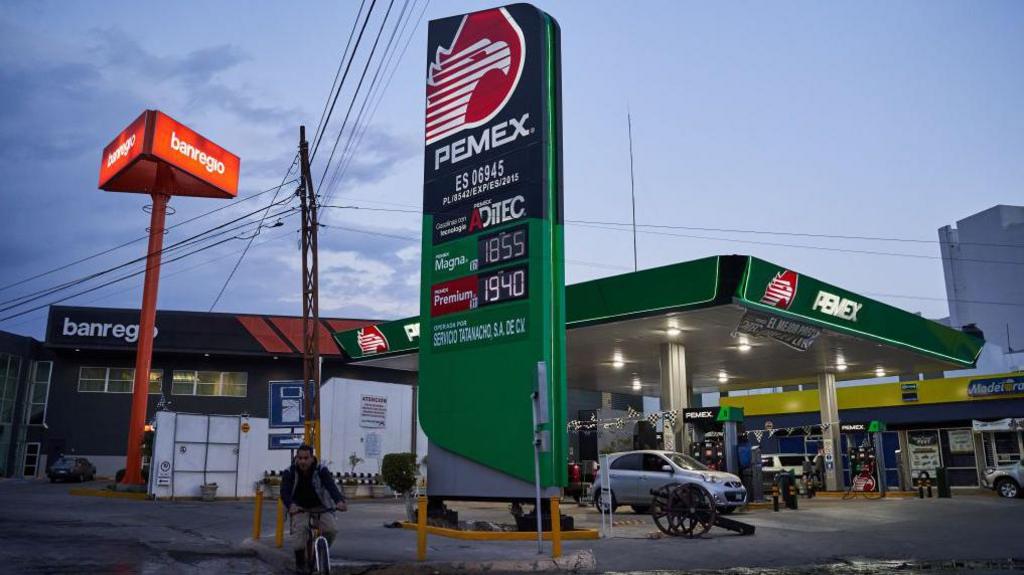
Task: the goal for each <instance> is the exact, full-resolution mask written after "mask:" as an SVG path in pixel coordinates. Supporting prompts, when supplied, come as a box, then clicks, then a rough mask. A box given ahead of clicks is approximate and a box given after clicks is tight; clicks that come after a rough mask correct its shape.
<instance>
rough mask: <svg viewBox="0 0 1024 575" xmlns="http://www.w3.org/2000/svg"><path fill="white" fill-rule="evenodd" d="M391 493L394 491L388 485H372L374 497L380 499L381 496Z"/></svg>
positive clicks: (388, 495) (389, 495)
mask: <svg viewBox="0 0 1024 575" xmlns="http://www.w3.org/2000/svg"><path fill="white" fill-rule="evenodd" d="M392 495H394V492H392V491H391V488H390V487H388V486H387V485H374V486H373V498H374V499H381V498H384V497H391V496H392Z"/></svg>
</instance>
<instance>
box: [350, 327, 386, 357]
mask: <svg viewBox="0 0 1024 575" xmlns="http://www.w3.org/2000/svg"><path fill="white" fill-rule="evenodd" d="M356 341H357V342H359V349H360V350H362V352H363V355H371V354H374V353H384V352H386V351H387V350H388V349H390V346H389V345H388V338H386V337H384V334H383V333H381V331H380V329H378V328H377V326H375V325H370V326H366V327H364V328H361V329H360V330H359V331H357V332H356Z"/></svg>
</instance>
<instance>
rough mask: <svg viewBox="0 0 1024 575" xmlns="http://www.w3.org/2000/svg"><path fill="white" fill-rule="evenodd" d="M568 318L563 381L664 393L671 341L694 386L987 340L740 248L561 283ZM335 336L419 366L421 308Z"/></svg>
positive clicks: (805, 373)
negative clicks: (663, 367)
mask: <svg viewBox="0 0 1024 575" xmlns="http://www.w3.org/2000/svg"><path fill="white" fill-rule="evenodd" d="M566 327H567V334H566V346H567V350H566V351H567V356H568V361H567V368H568V382H567V383H568V386H569V387H570V388H575V389H589V390H595V391H607V392H617V393H626V394H635V395H658V394H659V393H660V389H661V387H660V386H661V384H660V379H661V372H660V358H661V349H662V348H663V346H664V344H670V343H673V344H679V345H681V346H683V348H685V350H686V374H687V379H688V381H689V382H690V386H691V389H692V390H693V391H694V392H697V393H700V392H718V391H728V390H733V389H750V388H758V387H769V386H772V387H774V386H780V385H793V384H798V383H811V382H814V381H815V378H816V376H817V375H818V374H821V373H834V374H835V378H836V380H839V381H842V380H854V379H868V378H873V377H880V376H886V375H888V376H892V375H899V374H905V373H915V374H916V373H935V372H941V371H944V370H951V369H963V368H968V367H971V366H973V365H974V362H975V361H976V359H977V357H978V354H979V353H980V352H981V348H982V345H983V343H984V342H983V341H982V340H981V339H979V338H977V337H975V336H973V335H970V334H966V333H963V332H961V331H958V330H955V329H951V328H949V327H946V326H944V325H942V324H939V323H937V322H934V321H931V320H928V319H925V318H923V317H921V316H919V315H916V314H912V313H909V312H906V311H903V310H901V309H898V308H895V307H892V306H889V305H886V304H884V303H881V302H879V301H875V300H872V299H870V298H868V297H865V296H861V295H858V294H855V293H853V292H850V291H847V290H844V289H842V288H839V287H836V286H833V285H829V284H826V283H824V282H821V281H819V280H816V279H814V278H812V277H809V276H806V275H802V274H799V273H797V272H795V271H792V270H789V269H786V268H784V267H781V266H778V265H776V264H772V263H770V262H766V261H764V260H760V259H757V258H754V257H751V256H742V255H728V256H714V257H709V258H703V259H699V260H694V261H690V262H683V263H678V264H672V265H668V266H664V267H659V268H652V269H647V270H643V271H639V272H634V273H628V274H622V275H618V276H612V277H607V278H601V279H597V280H592V281H589V282H584V283H581V284H575V285H571V286H567V287H566ZM367 330H370V331H367ZM334 336H335V339H336V340H337V341H338V343H339V344H340V345H341V347H342V348H343V349H344V350H345V352H346V354H347V355H348V356H349V358H350V359H351V361H352V362H353V363H358V364H360V365H371V366H377V367H384V368H391V369H400V370H409V371H416V370H417V352H418V349H419V318H417V317H412V318H407V319H404V320H398V321H393V322H387V323H382V324H378V325H377V326H374V327H373V328H364V329H361V330H351V331H345V332H337V333H335V334H334ZM382 340H383V342H382ZM637 381H639V389H638V388H637V386H636V382H637Z"/></svg>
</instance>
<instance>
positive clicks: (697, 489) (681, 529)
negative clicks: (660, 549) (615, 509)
mask: <svg viewBox="0 0 1024 575" xmlns="http://www.w3.org/2000/svg"><path fill="white" fill-rule="evenodd" d="M652 495H653V496H654V498H653V499H652V500H651V517H652V518H653V519H654V524H655V525H657V526H658V529H659V530H661V532H662V533H665V534H666V535H671V536H673V537H678V536H683V537H689V538H694V537H700V536H701V535H703V534H705V533H707V532H708V531H709V530H710V529H711V526H712V525H714V523H715V519H716V518H717V515H718V514H717V510H716V509H715V500H714V499H712V497H711V494H710V493H708V491H707V490H706V489H704V488H703V487H701V486H700V485H697V484H694V483H684V484H681V485H672V484H670V485H665V486H664V487H661V488H659V489H656V490H654V491H653V492H652Z"/></svg>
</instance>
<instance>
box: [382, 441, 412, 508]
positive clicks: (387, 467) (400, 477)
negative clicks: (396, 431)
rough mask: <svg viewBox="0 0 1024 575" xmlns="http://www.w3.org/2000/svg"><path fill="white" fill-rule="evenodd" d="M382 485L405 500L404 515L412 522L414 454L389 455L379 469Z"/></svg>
mask: <svg viewBox="0 0 1024 575" xmlns="http://www.w3.org/2000/svg"><path fill="white" fill-rule="evenodd" d="M381 479H382V480H383V481H384V485H387V486H388V487H390V488H391V490H392V491H394V492H395V493H398V494H400V495H402V497H403V498H404V499H405V515H406V518H407V519H408V520H409V521H412V489H413V487H415V486H416V454H415V453H389V454H387V455H385V456H384V464H383V465H382V467H381Z"/></svg>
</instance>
